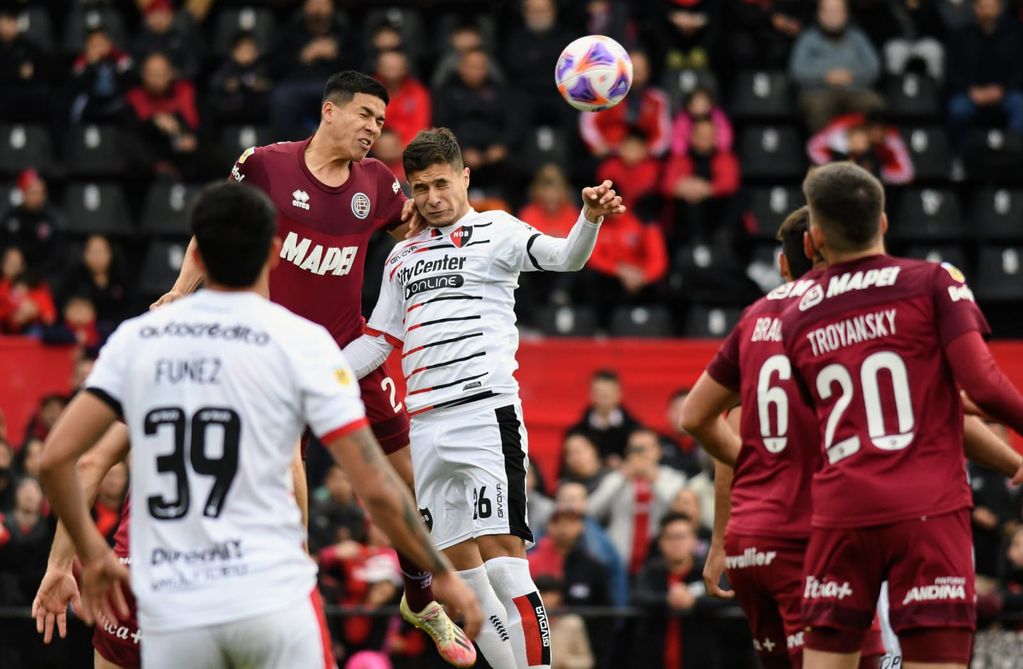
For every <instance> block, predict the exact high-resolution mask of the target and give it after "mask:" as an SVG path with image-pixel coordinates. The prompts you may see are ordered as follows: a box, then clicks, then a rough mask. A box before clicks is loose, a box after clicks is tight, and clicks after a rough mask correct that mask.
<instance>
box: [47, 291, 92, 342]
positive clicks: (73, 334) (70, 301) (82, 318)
mask: <svg viewBox="0 0 1023 669" xmlns="http://www.w3.org/2000/svg"><path fill="white" fill-rule="evenodd" d="M61 317H62V318H61V320H60V321H59V322H57V323H55V324H53V325H51V326H49V327H46V328H43V331H42V339H43V343H46V344H53V345H58V346H69V345H70V346H80V347H82V348H85V349H96V348H98V347H99V346H101V345H102V344H103V342H104V341H105V340H106V337H107V335H108V334H109V332H107V331H105V330H101V329H100V327H99V324H98V323H97V322H96V306H95V305H94V304H93V303H92V299H90V298H89V297H88V296H87V295H81V294H79V295H71V296H70V297H68V298H67V300H66V301H65V302H64V306H63V308H62V309H61Z"/></svg>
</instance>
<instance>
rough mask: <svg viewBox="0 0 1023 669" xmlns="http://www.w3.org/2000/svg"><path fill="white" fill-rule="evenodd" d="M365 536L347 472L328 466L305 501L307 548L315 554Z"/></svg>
mask: <svg viewBox="0 0 1023 669" xmlns="http://www.w3.org/2000/svg"><path fill="white" fill-rule="evenodd" d="M365 539H366V513H365V512H364V511H363V510H362V507H361V506H360V505H359V501H358V500H357V499H356V498H355V493H354V492H353V491H352V484H351V481H349V480H348V474H346V473H345V471H344V470H343V469H341V467H339V466H338V465H336V464H335V465H332V466H331V468H330V469H329V470H328V471H327V476H326V477H325V478H324V480H323V485H322V486H321V487H319V488H317V489H316V490H315V491H313V494H312V498H311V499H310V500H309V551H310V552H311V553H314V554H315V553H318V552H319V551H321V550H322V549H324V548H326V547H327V546H330V545H333V544H336V543H342V542H345V541H365Z"/></svg>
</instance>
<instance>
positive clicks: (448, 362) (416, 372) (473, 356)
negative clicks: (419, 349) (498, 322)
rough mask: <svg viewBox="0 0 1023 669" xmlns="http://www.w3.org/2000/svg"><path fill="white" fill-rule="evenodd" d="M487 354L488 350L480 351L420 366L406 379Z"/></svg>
mask: <svg viewBox="0 0 1023 669" xmlns="http://www.w3.org/2000/svg"><path fill="white" fill-rule="evenodd" d="M486 354H487V352H486V351H480V352H479V353H473V354H472V355H467V356H465V357H464V358H455V359H454V360H445V361H444V362H438V363H437V364H435V365H426V366H425V367H419V368H418V369H413V370H412V371H411V372H409V374H408V376H406V377H405V380H406V381H407V380H408V379H410V378H412V377H413V376H414V375H416V374H418V373H420V372H425V371H427V370H429V369H437V368H438V367H447V366H448V365H453V364H455V363H456V362H465V361H466V360H472V359H473V358H479V357H482V356H484V355H486Z"/></svg>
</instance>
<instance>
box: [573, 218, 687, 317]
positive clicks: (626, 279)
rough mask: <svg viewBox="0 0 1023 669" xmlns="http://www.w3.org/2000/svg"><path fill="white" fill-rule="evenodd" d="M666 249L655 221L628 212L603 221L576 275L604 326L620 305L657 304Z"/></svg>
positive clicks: (660, 297)
mask: <svg viewBox="0 0 1023 669" xmlns="http://www.w3.org/2000/svg"><path fill="white" fill-rule="evenodd" d="M667 273H668V252H667V249H666V247H665V243H664V234H663V233H662V232H661V227H660V225H659V224H658V223H653V222H651V223H645V222H643V221H641V220H639V219H638V218H637V217H636V216H635V215H633V214H632V212H628V211H627V212H625V213H624V214H621V215H619V216H617V217H615V218H614V219H613V220H610V221H606V225H605V226H604V229H603V230H602V231H601V235H600V237H599V238H598V239H597V245H596V246H595V247H594V249H593V254H592V255H591V256H590V260H589V262H588V263H587V264H586V268H585V269H584V270H583V271H582V272H581V273H580V274H579V276H578V277H577V280H578V283H579V284H580V285H582V286H584V287H586V294H587V295H589V296H590V297H591V299H592V301H593V303H594V306H595V308H596V311H597V324H598V325H599V326H600V327H601V328H603V329H605V330H607V329H609V328H610V326H611V318H612V316H613V315H614V310H615V309H616V308H617V307H620V306H641V305H651V304H657V303H658V302H661V301H662V300H663V292H664V286H663V283H662V282H663V279H664V277H665V276H666V275H667Z"/></svg>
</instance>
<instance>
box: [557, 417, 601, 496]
mask: <svg viewBox="0 0 1023 669" xmlns="http://www.w3.org/2000/svg"><path fill="white" fill-rule="evenodd" d="M610 471H611V470H610V469H608V468H607V467H605V466H604V463H603V462H602V461H601V457H600V452H599V451H598V450H597V445H596V444H595V443H594V442H593V440H592V439H591V438H590V436H589V433H588V432H584V431H582V430H580V429H579V426H578V425H576V426H575V427H574V428H573V430H572V431H570V432H569V433H568V434H567V435H566V436H565V443H564V444H563V445H562V448H561V474H560V476H561V481H562V483H579V484H581V485H582V486H583V487H585V488H586V492H587V493H591V492H593V491H594V490H596V489H597V486H599V485H600V482H601V481H603V480H604V477H605V476H607V474H608V472H610Z"/></svg>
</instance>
